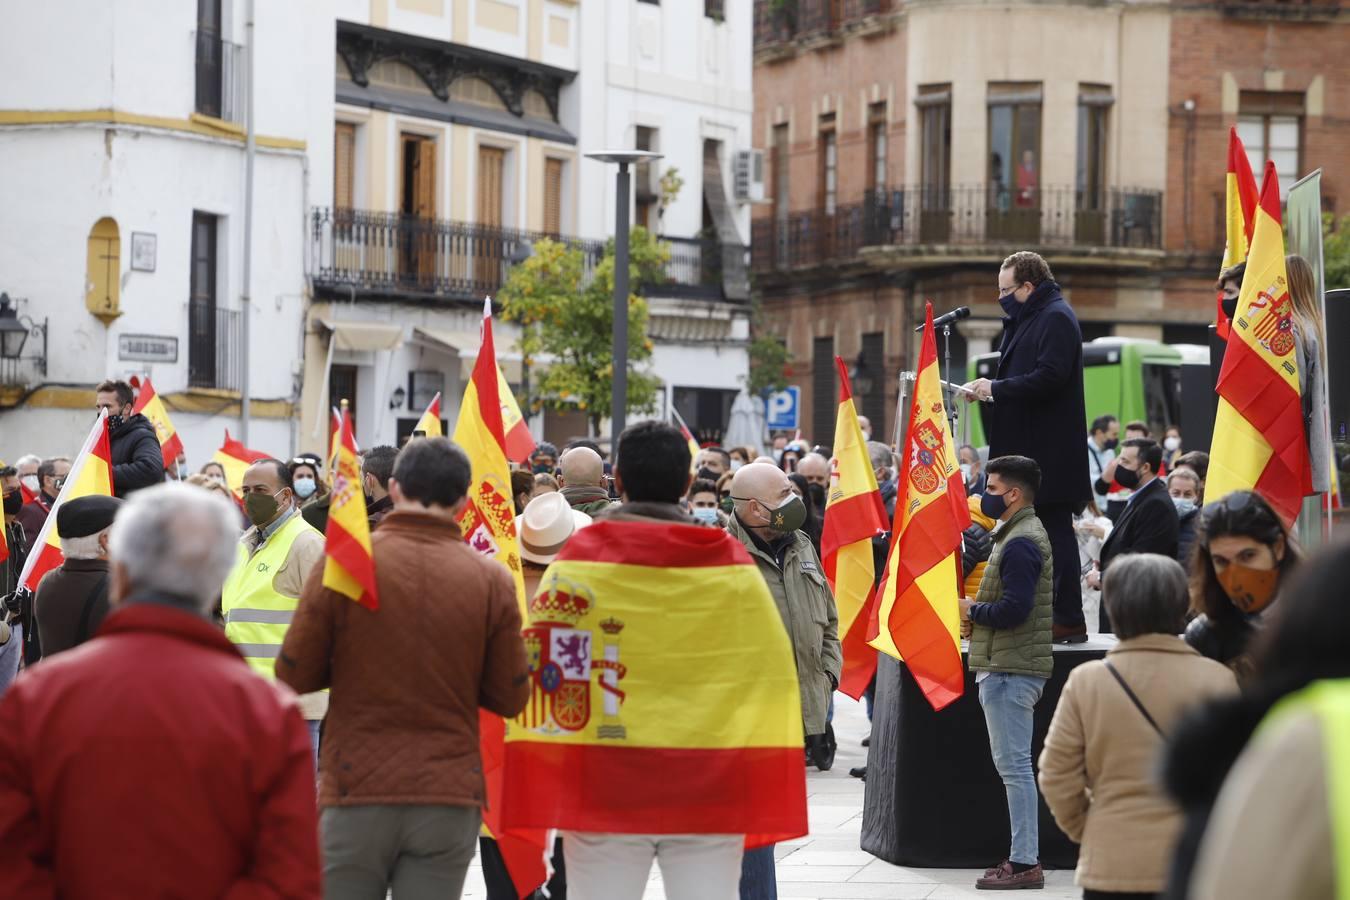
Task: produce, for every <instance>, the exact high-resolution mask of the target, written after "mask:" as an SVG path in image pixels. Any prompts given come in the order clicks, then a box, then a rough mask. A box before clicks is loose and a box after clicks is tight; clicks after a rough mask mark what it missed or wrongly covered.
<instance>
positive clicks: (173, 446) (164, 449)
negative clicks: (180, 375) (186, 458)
mask: <svg viewBox="0 0 1350 900" xmlns="http://www.w3.org/2000/svg"><path fill="white" fill-rule="evenodd" d="M131 413H132V415H135V414H136V413H140V414H141V415H143V416H145V417H146V418H147V419H149V420H150V424H151V425H154V426H155V436H156V437H158V438H159V450H160V453H161V454H162V455H163V457H164V468H166V469H167V468H169V467H170V466H172V465H174V464H175V463H176V462H177V461H178V457H179V456H180V455H182V453H183V441H182V439H181V438H180V437H178V430H177V429H176V428H174V427H173V422H172V421H171V420H170V419H169V412H168V410H166V409H165V408H164V401H163V400H161V399H160V397H159V394H157V393H155V386H154V385H153V384H151V383H150V379H149V378H145V379H142V380H141V390H140V393H139V394H137V395H136V404H135V405H134V406H133V407H132V408H131Z"/></svg>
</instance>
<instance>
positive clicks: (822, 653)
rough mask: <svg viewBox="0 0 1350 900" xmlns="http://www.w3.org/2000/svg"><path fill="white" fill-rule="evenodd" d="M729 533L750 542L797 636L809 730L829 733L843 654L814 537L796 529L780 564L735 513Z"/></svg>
mask: <svg viewBox="0 0 1350 900" xmlns="http://www.w3.org/2000/svg"><path fill="white" fill-rule="evenodd" d="M727 533H728V534H730V535H731V536H732V537H734V538H736V540H738V541H740V542H741V543H742V544H744V545H745V549H746V550H747V551H749V553H750V558H751V559H753V560H754V561H755V565H756V566H758V567H759V572H760V574H761V575H763V576H764V581H765V583H766V584H768V586H769V593H771V594H773V602H774V605H776V606H777V607H778V614H779V615H780V616H782V617H783V625H784V626H785V627H786V628H787V632H788V637H789V638H790V639H791V640H792V650H793V655H794V656H795V657H796V661H797V685H798V689H799V690H800V691H801V699H802V725H803V726H804V728H805V730H806V733H807V734H824V733H825V716H826V712H827V710H828V709H829V706H830V695H831V694H832V693H834V688H835V685H837V684H839V672H840V670H841V669H842V668H843V665H844V654H843V649H842V648H841V647H840V645H839V612H838V610H837V609H836V608H835V605H834V595H833V594H832V593H830V585H829V582H827V581H826V580H825V569H824V567H823V566H822V565H821V564H820V558H819V557H818V556H816V551H815V548H814V547H812V546H811V540H810V538H808V537H807V536H806V534H805V533H804V532H801V531H797V532H794V533H793V535H792V539H793V544H792V545H791V546H790V547H789V548H788V549H787V552H786V553H785V554H784V556H783V566H782V568H781V569H780V568H779V566H778V562H777V561H776V560H775V559H774V558H773V556H772V555H770V554H768V553H766V552H764V551H763V550H761V549H760V548H759V546H758V545H757V544H756V543H755V542H754V539H753V538H751V537H750V532H749V531H747V530H746V528H745V526H743V525H742V524H741V521H740V519H738V518H737V517H736V516H734V515H733V516H731V521H730V522H729V523H728V524H727Z"/></svg>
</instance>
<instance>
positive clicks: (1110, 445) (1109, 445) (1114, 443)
mask: <svg viewBox="0 0 1350 900" xmlns="http://www.w3.org/2000/svg"><path fill="white" fill-rule="evenodd" d="M1119 446H1120V438H1111V440H1109V441H1107V442H1106V443H1105V444H1102V449H1103V450H1114V449H1116V448H1117V447H1119Z"/></svg>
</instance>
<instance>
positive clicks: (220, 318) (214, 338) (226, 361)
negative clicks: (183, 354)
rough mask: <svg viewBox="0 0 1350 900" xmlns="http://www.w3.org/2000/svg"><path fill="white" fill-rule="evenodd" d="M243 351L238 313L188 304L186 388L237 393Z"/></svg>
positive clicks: (200, 304)
mask: <svg viewBox="0 0 1350 900" xmlns="http://www.w3.org/2000/svg"><path fill="white" fill-rule="evenodd" d="M242 351H243V344H242V342H241V340H240V332H239V311H238V310H234V309H220V308H219V307H217V306H216V305H215V304H214V303H203V302H200V301H196V300H192V301H189V302H188V387H196V388H219V389H221V390H230V391H237V390H239V387H240V383H241V379H240V377H239V376H240V373H241V371H242V368H243V367H242V361H243V356H242Z"/></svg>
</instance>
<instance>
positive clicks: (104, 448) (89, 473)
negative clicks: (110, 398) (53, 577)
mask: <svg viewBox="0 0 1350 900" xmlns="http://www.w3.org/2000/svg"><path fill="white" fill-rule="evenodd" d="M99 494H101V495H103V496H104V497H111V496H112V494H113V476H112V448H111V445H110V444H109V442H108V413H107V410H101V411H100V412H99V414H98V421H97V422H95V423H94V427H93V428H92V429H90V431H89V436H88V437H87V438H85V439H84V446H82V447H81V448H80V454H79V456H76V457H75V462H74V463H72V464H71V466H70V473H69V474H68V475H67V476H66V483H65V485H64V486H63V487H62V488H61V493H60V494H58V495H57V497H56V502H55V503H53V504H52V508H51V512H50V513H49V514H48V515H47V520H46V521H45V522H43V523H42V530H41V531H39V532H38V535H37V538H36V539H35V540H34V541H33V551H32V552H31V553H29V554H28V559H27V561H25V562H24V564H23V572H21V573H20V574H19V583H18V589H19V590H26V591H28V592H29V593H33V592H36V591H37V586H38V582H39V581H41V580H42V576H43V575H46V574H47V573H48V572H50V571H51V570H52V569H55V568H56V567H57V566H59V565H61V562H62V561H63V560H64V559H65V556H64V555H63V554H62V553H61V543H60V541H59V540H58V539H57V536H56V514H57V512H58V511H59V510H60V509H61V504H62V503H65V502H66V501H67V500H74V499H75V498H76V497H89V496H93V495H99Z"/></svg>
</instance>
